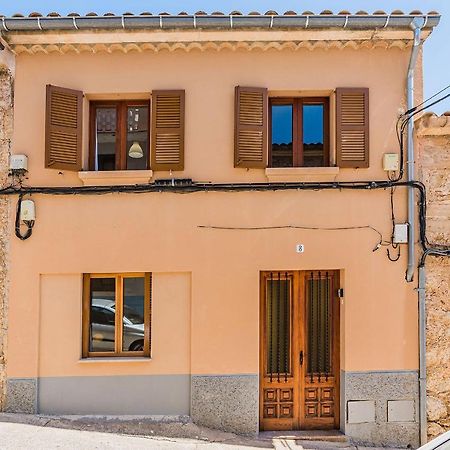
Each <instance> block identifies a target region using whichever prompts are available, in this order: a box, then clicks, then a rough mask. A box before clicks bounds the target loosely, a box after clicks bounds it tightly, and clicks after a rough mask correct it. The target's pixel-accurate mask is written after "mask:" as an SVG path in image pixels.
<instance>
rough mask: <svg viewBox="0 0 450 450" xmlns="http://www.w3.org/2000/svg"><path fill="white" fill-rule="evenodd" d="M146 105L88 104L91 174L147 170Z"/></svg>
mask: <svg viewBox="0 0 450 450" xmlns="http://www.w3.org/2000/svg"><path fill="white" fill-rule="evenodd" d="M149 110H150V104H149V102H148V101H120V102H92V103H91V115H90V120H91V140H90V169H91V170H99V171H102V170H145V169H148V168H149V167H150V158H149V153H150V152H149V148H150V146H149V142H150V139H149V128H150V127H149V123H150V114H149Z"/></svg>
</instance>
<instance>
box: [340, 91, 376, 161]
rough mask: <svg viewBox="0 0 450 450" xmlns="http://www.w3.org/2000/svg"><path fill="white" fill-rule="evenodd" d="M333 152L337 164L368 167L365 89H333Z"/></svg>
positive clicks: (367, 97)
mask: <svg viewBox="0 0 450 450" xmlns="http://www.w3.org/2000/svg"><path fill="white" fill-rule="evenodd" d="M336 154H337V155H336V156H337V158H336V159H337V165H338V166H339V167H355V168H364V167H369V89H367V88H337V89H336Z"/></svg>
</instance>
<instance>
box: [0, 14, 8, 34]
mask: <svg viewBox="0 0 450 450" xmlns="http://www.w3.org/2000/svg"><path fill="white" fill-rule="evenodd" d="M2 25H3V28H4V30H5V31H9V28H8V27H7V26H6V23H5V17H4V16H3V17H2Z"/></svg>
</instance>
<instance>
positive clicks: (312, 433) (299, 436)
mask: <svg viewBox="0 0 450 450" xmlns="http://www.w3.org/2000/svg"><path fill="white" fill-rule="evenodd" d="M258 438H259V439H262V440H272V439H288V440H294V441H303V442H304V441H321V442H335V443H342V444H349V443H350V440H349V438H348V437H347V436H346V435H345V434H343V433H341V432H340V431H338V430H301V431H261V432H260V433H259V436H258Z"/></svg>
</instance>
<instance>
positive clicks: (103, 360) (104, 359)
mask: <svg viewBox="0 0 450 450" xmlns="http://www.w3.org/2000/svg"><path fill="white" fill-rule="evenodd" d="M151 360H152V358H147V357H145V356H138V357H136V358H124V357H120V356H117V357H114V358H112V357H111V358H109V357H107V356H105V357H100V358H82V359H79V360H78V361H77V362H78V363H79V364H95V363H130V362H132V363H143V362H150V361H151Z"/></svg>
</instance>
